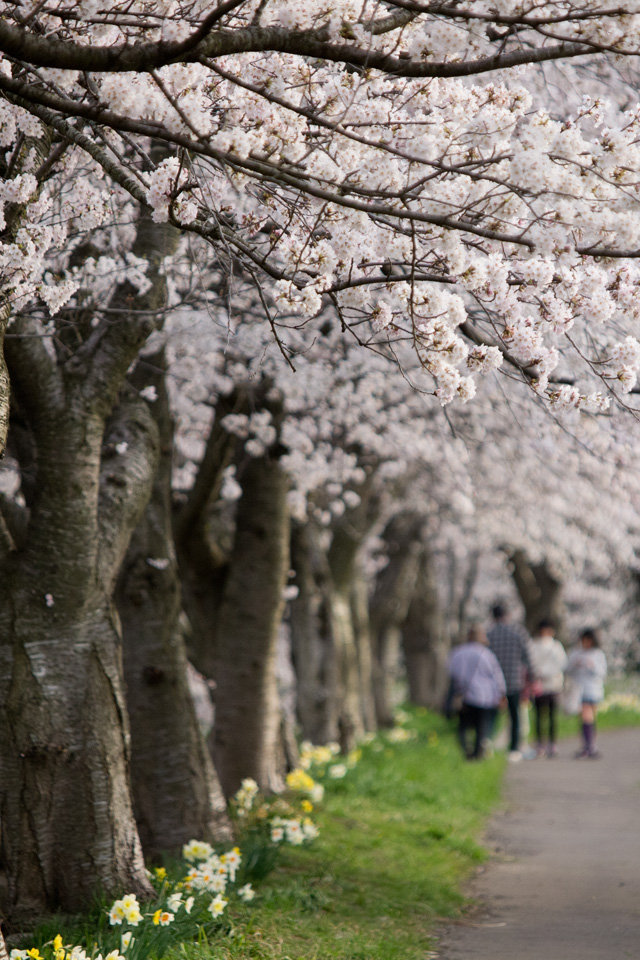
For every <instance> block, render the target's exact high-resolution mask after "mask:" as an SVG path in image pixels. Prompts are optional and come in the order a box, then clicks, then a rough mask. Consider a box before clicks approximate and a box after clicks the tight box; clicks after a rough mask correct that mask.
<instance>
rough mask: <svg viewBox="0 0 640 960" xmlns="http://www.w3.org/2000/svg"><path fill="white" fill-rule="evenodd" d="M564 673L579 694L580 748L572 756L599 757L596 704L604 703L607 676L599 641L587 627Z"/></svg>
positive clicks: (596, 635)
mask: <svg viewBox="0 0 640 960" xmlns="http://www.w3.org/2000/svg"><path fill="white" fill-rule="evenodd" d="M567 673H569V674H570V676H571V677H573V679H574V680H575V682H576V683H577V684H578V686H579V687H580V688H581V691H582V708H581V711H580V717H581V720H582V739H583V746H582V748H581V749H580V750H579V751H578V753H577V754H576V758H577V759H582V758H583V757H592V758H596V757H599V756H600V754H599V752H598V751H597V750H596V714H597V711H598V704H599V703H600V701H601V700H603V699H604V678H605V677H606V675H607V661H606V659H605V655H604V653H603V652H602V650H601V649H600V640H599V638H598V634H597V632H596V631H595V630H593V629H591V628H590V627H589V628H587V629H585V630H583V631H582V633H581V634H580V647H579V649H577V650H572V651H571V653H570V655H569V666H568V668H567Z"/></svg>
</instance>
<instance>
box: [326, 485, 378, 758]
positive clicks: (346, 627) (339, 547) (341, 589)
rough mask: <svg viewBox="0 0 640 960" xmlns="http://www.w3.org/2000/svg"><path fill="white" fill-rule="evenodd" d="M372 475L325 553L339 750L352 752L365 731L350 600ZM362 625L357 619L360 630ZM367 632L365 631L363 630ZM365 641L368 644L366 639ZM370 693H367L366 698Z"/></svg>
mask: <svg viewBox="0 0 640 960" xmlns="http://www.w3.org/2000/svg"><path fill="white" fill-rule="evenodd" d="M372 482H373V474H372V473H370V475H369V477H368V479H367V481H366V482H365V483H364V484H363V486H362V489H361V490H359V491H358V492H359V494H360V497H361V500H360V504H359V505H358V506H357V507H355V508H354V509H352V510H350V511H349V512H348V513H347V514H346V515H345V516H344V517H343V518H342V520H341V521H340V523H339V524H337V525H336V527H335V528H334V531H333V537H332V540H331V546H330V548H329V553H328V561H329V570H330V572H331V578H330V581H329V582H328V584H327V586H328V595H327V609H328V614H329V619H330V625H331V633H332V637H333V644H334V649H335V658H336V675H337V701H338V730H339V742H340V746H341V748H342V750H343V751H348V750H352V749H353V748H354V747H355V746H356V744H357V742H358V740H359V739H360V738H361V737H362V735H363V734H364V732H365V721H364V710H363V698H362V689H363V676H362V675H361V673H360V658H359V649H358V644H359V643H360V646H361V648H362V644H363V642H364V641H363V637H362V634H360V636H359V637H358V635H357V634H356V625H355V623H354V618H353V613H354V610H353V606H352V600H353V596H354V584H355V582H356V580H357V578H358V576H359V569H358V563H359V551H360V548H361V546H362V543H363V542H364V538H365V536H366V534H367V533H368V531H369V530H370V529H371V525H372V523H373V518H374V513H375V503H374V500H373V497H372V496H371V488H372ZM365 623H366V619H365V618H361V619H360V621H359V625H360V627H361V628H362V627H363V626H364V624H365ZM367 632H368V631H367ZM366 642H368V643H370V639H368V638H367V640H366ZM371 695H372V694H371V693H369V696H371Z"/></svg>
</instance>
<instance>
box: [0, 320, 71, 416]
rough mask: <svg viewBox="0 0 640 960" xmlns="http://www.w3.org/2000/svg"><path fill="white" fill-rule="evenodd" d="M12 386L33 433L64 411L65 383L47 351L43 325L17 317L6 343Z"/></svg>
mask: <svg viewBox="0 0 640 960" xmlns="http://www.w3.org/2000/svg"><path fill="white" fill-rule="evenodd" d="M5 356H6V360H7V367H8V370H9V374H10V377H11V385H12V388H13V390H14V391H15V394H16V396H17V397H18V399H19V401H20V404H21V406H23V407H24V409H25V410H26V411H27V413H28V417H29V421H30V422H31V424H32V426H33V428H34V429H35V430H37V429H38V424H41V423H42V422H43V421H45V420H46V421H48V422H49V421H50V419H51V418H52V417H53V418H55V417H56V415H57V414H58V413H60V412H62V410H63V408H64V384H63V381H62V377H61V376H60V371H59V370H58V368H57V366H56V362H55V359H54V358H53V357H52V356H51V354H50V353H48V352H47V349H46V347H45V343H44V329H43V327H42V324H41V323H40V322H39V321H38V320H36V319H34V318H33V317H25V316H17V317H16V318H15V320H14V321H13V323H12V325H11V336H10V337H8V338H7V339H6V341H5Z"/></svg>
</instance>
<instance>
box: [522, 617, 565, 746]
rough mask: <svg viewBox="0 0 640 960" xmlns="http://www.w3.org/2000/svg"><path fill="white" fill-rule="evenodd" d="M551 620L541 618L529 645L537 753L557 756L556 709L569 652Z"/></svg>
mask: <svg viewBox="0 0 640 960" xmlns="http://www.w3.org/2000/svg"><path fill="white" fill-rule="evenodd" d="M553 634H554V625H553V623H552V622H551V620H541V621H540V624H539V626H538V631H537V634H536V636H535V637H534V639H533V641H532V642H531V644H530V646H529V660H530V661H531V672H532V675H533V682H532V685H531V689H532V696H533V712H534V718H535V721H534V722H535V729H536V756H537V757H555V756H556V754H557V752H558V748H557V746H556V712H557V707H558V698H559V696H560V691H561V690H562V686H563V683H564V671H565V669H566V666H567V662H568V661H567V654H566V653H565V649H564V647H563V646H562V644H561V643H560V641H559V640H556V639H555V637H554V635H553ZM543 726H547V736H548V740H547V746H546V747H545V745H544V735H543Z"/></svg>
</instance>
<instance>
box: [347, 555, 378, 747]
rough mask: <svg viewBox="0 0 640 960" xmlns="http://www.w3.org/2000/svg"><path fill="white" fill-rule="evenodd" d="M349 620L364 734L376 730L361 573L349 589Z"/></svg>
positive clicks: (366, 591) (368, 626)
mask: <svg viewBox="0 0 640 960" xmlns="http://www.w3.org/2000/svg"><path fill="white" fill-rule="evenodd" d="M351 618H352V620H353V635H354V637H355V642H356V651H357V654H358V679H359V681H360V706H361V709H362V720H363V722H364V729H365V731H366V732H373V731H374V730H376V729H377V726H378V722H377V719H376V703H375V695H374V679H373V678H374V664H373V660H374V657H373V649H372V641H371V624H370V621H369V585H368V583H367V580H366V578H365V577H364V575H363V573H362V571H361V570H360V569H359V568H358V569H357V570H356V573H355V576H354V580H353V586H352V589H351Z"/></svg>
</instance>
